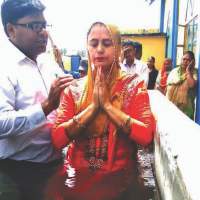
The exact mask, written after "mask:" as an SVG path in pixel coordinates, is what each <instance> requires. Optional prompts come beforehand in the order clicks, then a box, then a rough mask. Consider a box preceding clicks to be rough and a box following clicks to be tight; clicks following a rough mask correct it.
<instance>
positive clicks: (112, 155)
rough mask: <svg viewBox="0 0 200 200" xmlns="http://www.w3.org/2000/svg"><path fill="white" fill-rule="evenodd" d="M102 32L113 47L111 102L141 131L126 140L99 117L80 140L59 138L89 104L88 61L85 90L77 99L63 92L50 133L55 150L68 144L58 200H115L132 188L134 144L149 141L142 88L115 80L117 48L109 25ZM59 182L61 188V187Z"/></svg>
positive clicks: (148, 114) (133, 128)
mask: <svg viewBox="0 0 200 200" xmlns="http://www.w3.org/2000/svg"><path fill="white" fill-rule="evenodd" d="M108 29H109V30H110V34H111V36H113V37H112V39H113V42H114V45H115V46H116V48H115V51H116V55H115V59H114V62H113V65H112V66H111V71H110V76H109V78H110V79H109V83H110V85H109V87H110V91H111V102H112V104H113V105H114V106H115V107H116V108H118V109H119V110H122V111H123V112H124V113H127V115H129V116H130V117H132V118H135V119H136V120H139V121H141V122H143V123H144V124H145V125H146V127H143V128H141V127H139V126H137V125H135V124H132V125H131V130H130V135H128V134H126V133H123V132H122V131H120V130H117V128H116V127H115V125H114V124H113V123H112V122H111V121H108V116H106V115H105V114H104V113H100V114H98V116H97V118H96V119H95V120H94V121H93V122H92V123H91V125H90V126H88V127H87V129H86V130H85V131H83V132H82V133H81V134H80V137H77V138H75V139H74V140H73V141H70V140H69V138H68V137H67V135H68V133H67V131H65V134H66V137H65V136H64V133H63V128H62V123H63V122H66V121H68V120H69V119H71V118H72V117H73V116H74V115H76V114H77V113H79V112H80V111H82V110H84V109H85V108H86V107H87V106H88V105H89V104H90V103H91V99H92V93H93V79H92V77H95V71H93V72H92V69H91V63H90V62H89V70H88V77H87V81H86V85H85V89H84V90H83V91H82V90H80V94H79V92H78V90H77V89H74V90H75V92H74V91H72V90H73V89H72V88H69V89H67V90H65V93H64V94H63V97H62V100H61V104H60V107H59V111H58V117H57V120H56V124H55V126H54V128H53V132H52V140H53V144H54V145H56V148H63V147H64V145H68V144H70V145H69V147H68V152H67V155H66V158H65V166H64V170H63V171H62V172H63V174H62V175H61V174H60V177H61V178H60V179H61V182H62V183H61V186H60V187H58V188H57V189H58V190H59V189H60V190H62V189H61V188H64V189H63V190H64V191H60V192H61V193H62V192H63V195H61V196H66V198H68V199H82V200H94V199H95V200H102V199H103V200H107V199H109V200H112V199H116V198H117V197H119V195H121V193H123V192H125V190H126V189H127V188H128V187H129V186H131V187H132V186H133V183H136V182H137V180H136V177H135V176H136V174H135V173H136V166H135V165H136V163H135V162H136V159H133V156H136V149H137V147H136V143H139V144H142V145H147V144H149V143H150V142H151V141H152V139H153V132H154V125H153V116H152V113H151V111H150V106H149V98H148V94H147V90H146V88H145V86H144V83H143V82H139V79H138V77H137V76H122V75H121V72H120V68H119V63H118V62H119V61H118V58H119V53H120V52H119V50H120V47H119V44H117V38H118V37H117V32H116V31H115V29H114V28H113V27H112V26H109V27H108ZM92 73H93V74H92ZM105 128H106V132H105V131H104V129H105ZM86 131H88V132H89V133H93V132H92V131H95V133H96V132H100V133H101V132H103V131H104V134H103V135H101V134H98V135H99V136H98V137H88V136H87V132H86ZM88 155H89V156H88ZM101 156H102V157H101ZM69 169H74V174H75V175H74V177H75V178H74V187H73V188H70V187H68V186H67V183H68V179H70V178H71V175H69V174H68V170H69ZM64 182H65V184H66V185H65V186H63V184H64ZM58 185H59V184H58ZM131 190H133V189H132V188H131ZM83 191H84V195H83ZM56 200H57V199H56Z"/></svg>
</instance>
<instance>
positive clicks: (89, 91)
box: [76, 23, 122, 135]
mask: <svg viewBox="0 0 200 200" xmlns="http://www.w3.org/2000/svg"><path fill="white" fill-rule="evenodd" d="M95 24H98V23H94V24H93V25H92V26H91V27H93V26H94V25H95ZM100 24H102V25H104V26H105V27H106V28H107V30H108V32H109V34H110V36H111V39H112V42H113V46H114V49H115V54H114V58H113V63H112V65H111V67H110V73H109V74H108V76H107V78H108V79H109V80H107V81H109V83H108V87H109V91H111V93H110V97H111V95H112V89H113V85H114V84H115V82H116V80H119V79H120V78H122V75H121V74H120V66H119V56H120V52H121V39H120V33H119V31H118V28H117V27H116V26H113V25H105V24H103V23H100ZM88 57H89V52H88ZM95 75H96V72H95V69H92V63H91V61H90V58H88V74H87V80H86V83H85V88H84V91H83V93H82V96H81V98H80V100H79V101H78V102H77V105H76V113H79V112H80V111H82V110H84V109H85V108H86V107H87V106H88V105H89V104H90V103H91V102H92V95H93V88H94V80H95ZM113 105H115V104H114V103H113ZM118 106H119V105H118ZM106 124H108V119H107V116H106V114H105V113H103V112H99V113H98V115H97V116H96V118H95V120H94V121H93V122H92V124H90V125H89V126H88V128H87V130H88V132H91V133H94V132H95V133H94V134H95V135H101V134H103V133H104V132H105V128H107V127H105V125H106Z"/></svg>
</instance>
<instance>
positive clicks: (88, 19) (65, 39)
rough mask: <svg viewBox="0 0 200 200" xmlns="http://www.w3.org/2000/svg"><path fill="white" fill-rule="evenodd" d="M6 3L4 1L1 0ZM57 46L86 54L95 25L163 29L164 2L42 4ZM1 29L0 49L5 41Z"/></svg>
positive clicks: (66, 0)
mask: <svg viewBox="0 0 200 200" xmlns="http://www.w3.org/2000/svg"><path fill="white" fill-rule="evenodd" d="M0 2H2V0H0ZM42 2H43V3H44V4H45V6H46V10H45V13H44V14H45V17H46V19H47V22H48V23H49V24H51V25H52V28H51V29H50V30H49V31H50V34H51V36H52V38H53V40H54V43H55V44H56V45H57V46H58V47H59V48H66V49H67V50H70V51H71V50H82V49H84V48H85V46H86V34H87V30H88V29H89V27H90V25H91V24H92V23H93V22H95V21H103V22H106V23H112V24H115V25H117V26H118V27H119V28H120V29H137V28H140V29H143V28H146V29H148V28H159V19H160V0H155V2H154V3H153V4H152V5H151V6H149V4H148V3H147V2H146V1H145V0H121V1H120V0H98V1H97V0H42ZM2 32H3V29H2V26H0V33H1V34H0V45H1V43H2V42H3V40H4V37H3V36H2Z"/></svg>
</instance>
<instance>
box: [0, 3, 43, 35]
mask: <svg viewBox="0 0 200 200" xmlns="http://www.w3.org/2000/svg"><path fill="white" fill-rule="evenodd" d="M44 9H45V6H44V5H43V4H42V2H41V1H40V0H4V1H3V3H2V5H1V20H2V24H3V26H4V31H5V32H6V34H7V31H6V25H7V24H8V23H16V22H17V21H18V20H19V19H21V18H23V17H25V16H31V15H35V14H37V13H39V12H43V11H44Z"/></svg>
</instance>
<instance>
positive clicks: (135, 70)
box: [121, 59, 149, 85]
mask: <svg viewBox="0 0 200 200" xmlns="http://www.w3.org/2000/svg"><path fill="white" fill-rule="evenodd" d="M121 70H122V71H123V72H125V73H127V74H138V75H139V76H140V78H141V80H144V82H145V83H146V85H148V81H149V69H148V66H147V64H145V63H143V62H142V61H140V60H138V59H134V63H133V64H132V65H131V66H128V65H127V64H126V60H124V62H123V64H121Z"/></svg>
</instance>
